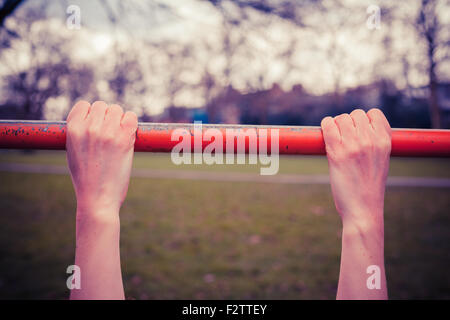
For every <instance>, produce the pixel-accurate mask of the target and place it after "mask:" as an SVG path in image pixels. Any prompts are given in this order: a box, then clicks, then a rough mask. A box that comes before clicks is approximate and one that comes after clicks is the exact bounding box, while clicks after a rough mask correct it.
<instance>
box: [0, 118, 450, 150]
mask: <svg viewBox="0 0 450 320" xmlns="http://www.w3.org/2000/svg"><path fill="white" fill-rule="evenodd" d="M179 128H185V129H186V130H188V132H189V133H190V135H191V143H192V145H194V125H193V124H163V123H140V124H139V128H138V131H137V133H136V143H135V151H147V152H170V151H171V150H172V148H173V147H174V146H175V145H176V144H177V143H178V141H171V137H172V133H173V131H174V130H175V129H179ZM209 128H215V129H218V130H220V131H221V132H223V133H224V135H223V136H224V140H226V138H225V137H226V136H225V130H226V129H237V130H238V135H240V134H245V132H246V130H247V129H255V130H256V132H257V133H258V134H259V132H260V130H261V129H268V131H269V134H268V135H269V137H270V130H271V129H279V153H280V154H314V155H324V154H325V146H324V142H323V137H322V130H321V129H320V127H287V126H278V127H275V126H248V125H211V124H204V125H203V126H202V129H203V131H204V130H206V129H209ZM246 141H247V144H248V139H246ZM65 142H66V123H65V122H64V121H59V122H48V121H17V120H0V148H9V149H60V150H63V149H65ZM224 142H225V141H224ZM202 143H203V145H202V147H203V148H204V147H205V146H206V145H208V144H209V143H210V142H209V141H203V142H202ZM268 145H269V146H270V139H269V141H268ZM269 150H270V148H269ZM235 151H236V150H235ZM246 151H247V152H248V146H247V148H246ZM391 155H392V156H411V157H450V130H428V129H393V133H392V152H391Z"/></svg>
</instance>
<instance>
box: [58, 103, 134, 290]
mask: <svg viewBox="0 0 450 320" xmlns="http://www.w3.org/2000/svg"><path fill="white" fill-rule="evenodd" d="M136 130H137V118H136V115H135V114H134V113H131V112H126V113H125V114H124V113H123V110H122V108H121V107H120V106H118V105H111V106H110V107H108V106H107V105H106V104H105V103H104V102H95V103H94V104H92V106H91V105H90V104H89V103H87V102H85V101H81V102H78V103H77V104H76V105H75V106H74V107H73V109H72V110H71V112H70V114H69V116H68V117H67V140H66V149H67V162H68V165H69V169H70V174H71V177H72V182H73V185H74V188H75V194H76V197H77V215H76V252H75V264H76V265H77V266H79V267H80V270H81V289H73V290H72V291H71V295H70V298H71V299H124V291H123V284H122V273H121V268H120V251H119V239H120V221H119V210H120V207H121V205H122V202H123V201H124V200H125V196H126V193H127V190H128V183H129V180H130V172H131V165H132V160H133V154H134V150H133V148H134V141H135V132H136Z"/></svg>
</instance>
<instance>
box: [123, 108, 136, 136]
mask: <svg viewBox="0 0 450 320" xmlns="http://www.w3.org/2000/svg"><path fill="white" fill-rule="evenodd" d="M120 124H121V126H122V128H124V129H125V130H127V131H129V133H130V134H134V133H135V132H136V130H137V126H138V120H137V116H136V114H135V113H134V112H131V111H127V112H125V114H124V115H123V117H122V121H121V123H120Z"/></svg>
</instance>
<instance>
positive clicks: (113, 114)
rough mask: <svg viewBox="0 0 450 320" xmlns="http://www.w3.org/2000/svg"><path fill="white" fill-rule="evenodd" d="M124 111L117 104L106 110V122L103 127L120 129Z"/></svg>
mask: <svg viewBox="0 0 450 320" xmlns="http://www.w3.org/2000/svg"><path fill="white" fill-rule="evenodd" d="M122 116H123V109H122V107H121V106H119V105H117V104H113V105H110V106H109V108H108V109H106V115H105V122H104V123H103V125H104V126H105V127H107V128H120V121H121V120H122Z"/></svg>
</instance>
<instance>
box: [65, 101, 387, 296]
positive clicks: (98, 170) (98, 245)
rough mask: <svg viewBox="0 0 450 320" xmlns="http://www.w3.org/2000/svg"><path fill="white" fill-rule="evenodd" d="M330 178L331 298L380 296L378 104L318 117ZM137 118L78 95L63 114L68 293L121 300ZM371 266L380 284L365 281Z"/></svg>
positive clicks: (383, 137) (383, 131) (383, 164)
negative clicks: (71, 239)
mask: <svg viewBox="0 0 450 320" xmlns="http://www.w3.org/2000/svg"><path fill="white" fill-rule="evenodd" d="M321 126H322V131H323V135H324V140H325V145H326V150H327V157H328V163H329V170H330V183H331V188H332V193H333V198H334V201H335V204H336V208H337V211H338V212H339V214H340V216H341V219H342V224H343V231H342V257H341V270H340V276H339V285H338V292H337V298H338V299H386V298H387V288H386V277H385V271H384V225H383V204H384V189H385V183H386V177H387V173H388V168H389V155H390V148H391V145H390V141H391V140H390V134H391V131H390V126H389V123H388V122H387V120H386V118H385V117H384V115H383V114H382V113H381V111H379V110H377V109H372V110H370V111H369V112H367V114H366V113H365V112H364V111H362V110H355V111H353V112H352V113H351V114H350V115H348V114H343V115H340V116H337V117H335V118H331V117H326V118H324V119H323V121H322V124H321ZM136 130H137V117H136V115H135V114H134V113H132V112H126V113H124V112H123V110H122V108H121V107H120V106H118V105H111V106H108V105H107V104H106V103H104V102H102V101H97V102H95V103H93V104H92V105H91V104H89V103H88V102H86V101H80V102H78V103H77V104H76V105H75V106H74V107H73V108H72V110H71V112H70V114H69V116H68V118H67V142H66V148H67V161H68V165H69V169H70V173H71V177H72V182H73V185H74V188H75V194H76V197H77V213H76V252H75V264H76V265H78V266H79V267H80V269H81V289H73V290H71V295H70V298H71V299H124V290H123V283H122V272H121V266H120V250H119V240H120V219H119V211H120V207H121V205H122V203H123V201H124V200H125V197H126V193H127V190H128V183H129V180H130V173H131V166H132V160H133V154H134V142H135V137H136V135H135V134H136ZM370 265H377V266H379V267H380V268H381V289H375V290H370V289H368V288H367V286H366V280H367V278H368V276H369V274H367V273H366V269H367V267H368V266H370Z"/></svg>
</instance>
